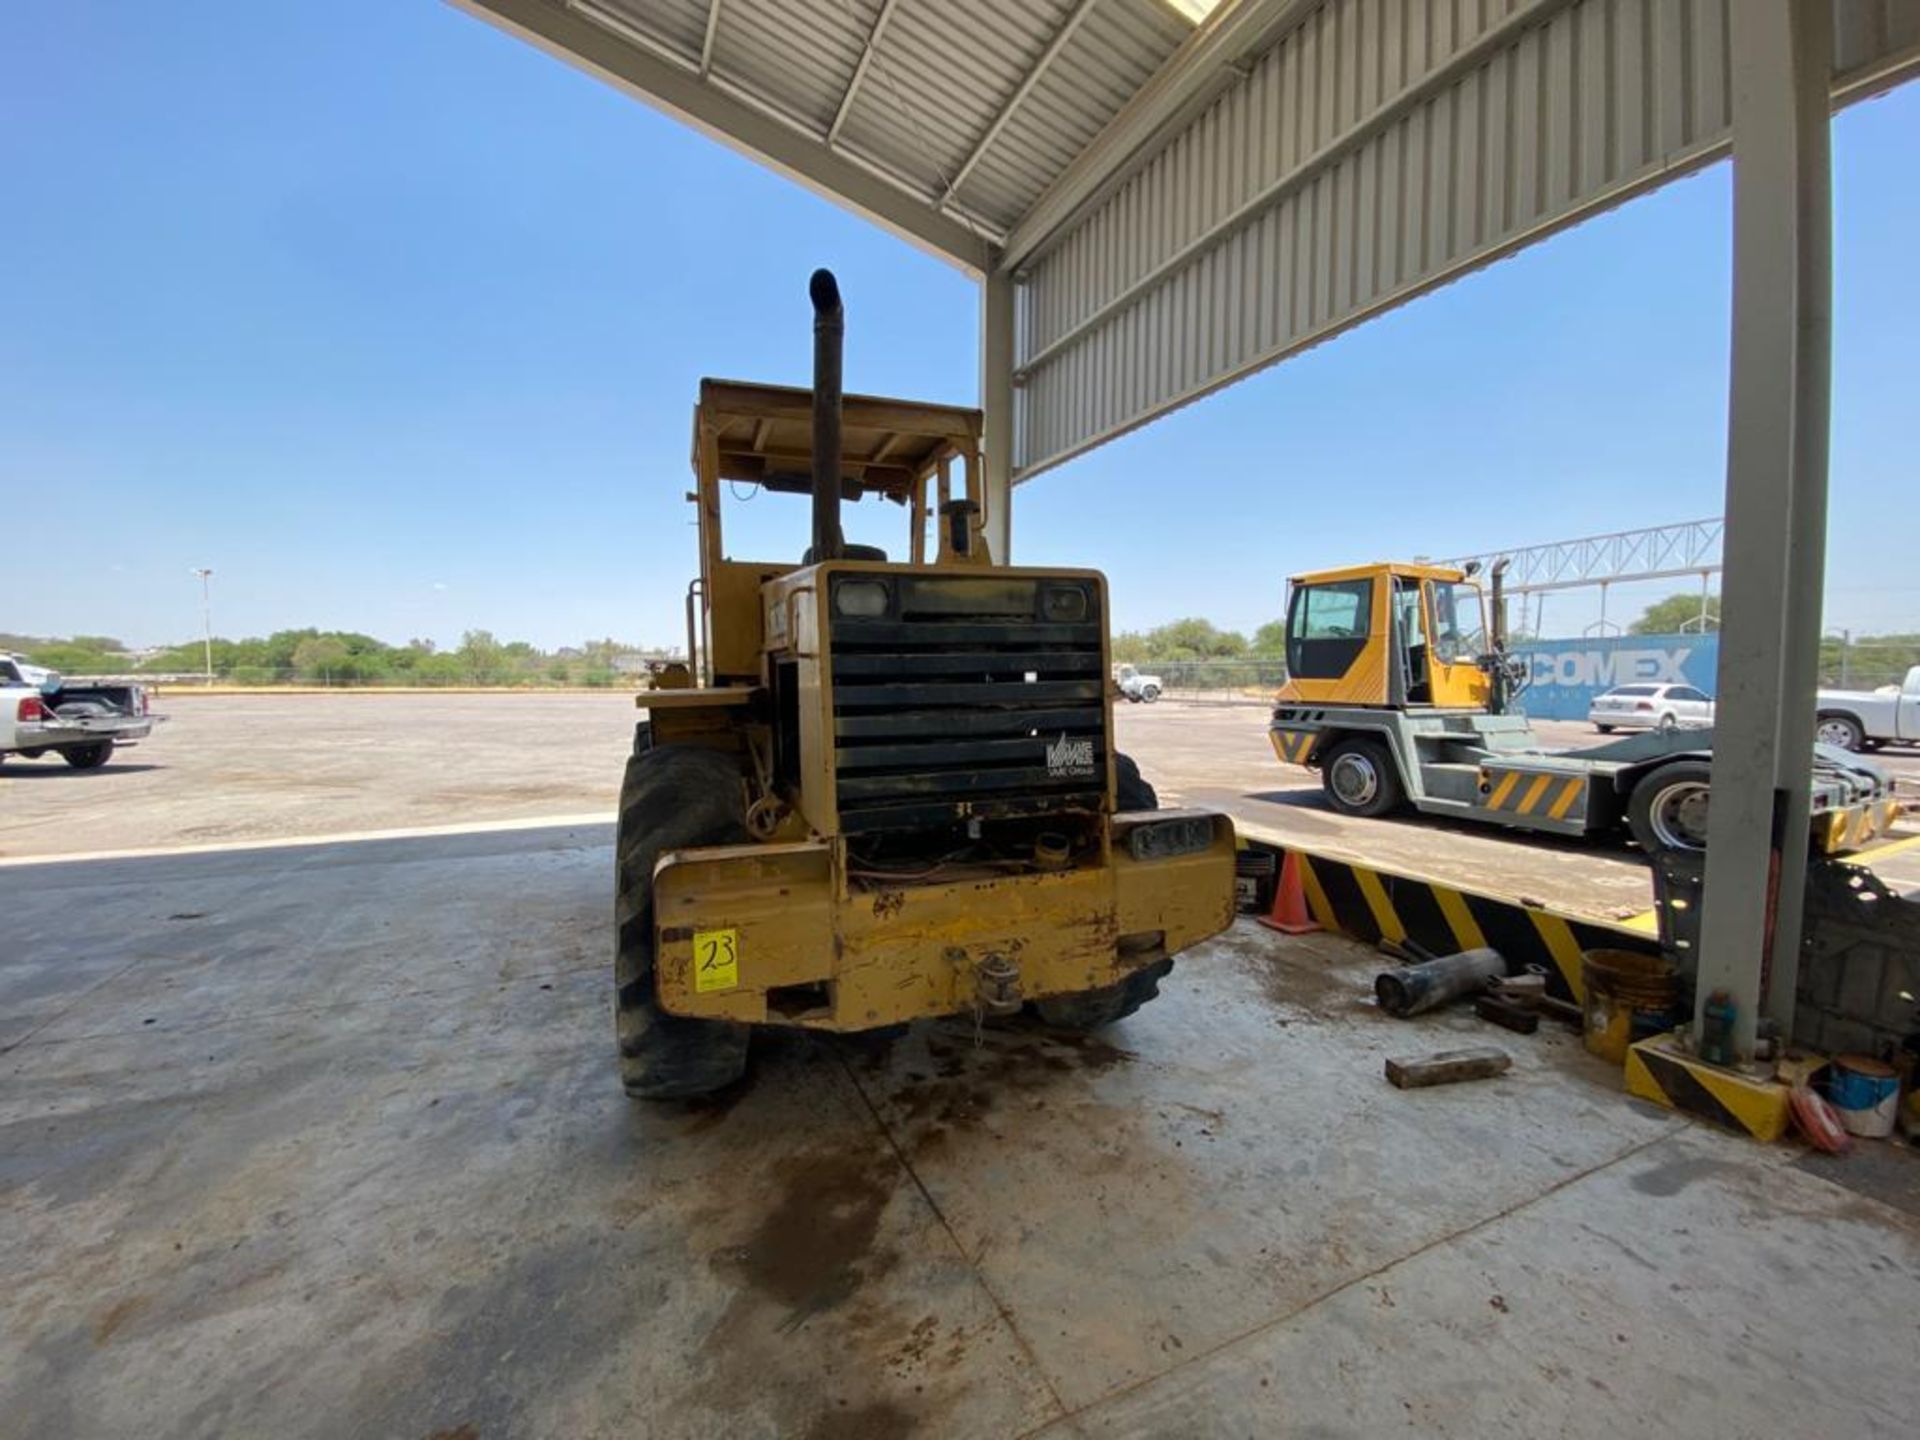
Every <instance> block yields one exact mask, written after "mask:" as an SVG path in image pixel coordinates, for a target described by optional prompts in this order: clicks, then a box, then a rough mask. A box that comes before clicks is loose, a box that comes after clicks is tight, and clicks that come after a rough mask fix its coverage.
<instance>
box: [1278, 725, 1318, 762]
mask: <svg viewBox="0 0 1920 1440" xmlns="http://www.w3.org/2000/svg"><path fill="white" fill-rule="evenodd" d="M1267 734H1269V735H1271V736H1272V737H1273V753H1274V754H1276V755H1278V756H1279V757H1280V759H1281V761H1282V763H1284V764H1287V765H1304V764H1306V763H1307V756H1308V755H1310V754H1311V753H1312V752H1313V742H1314V741H1315V740H1317V739H1318V738H1319V736H1320V732H1319V731H1318V730H1269V731H1268V732H1267Z"/></svg>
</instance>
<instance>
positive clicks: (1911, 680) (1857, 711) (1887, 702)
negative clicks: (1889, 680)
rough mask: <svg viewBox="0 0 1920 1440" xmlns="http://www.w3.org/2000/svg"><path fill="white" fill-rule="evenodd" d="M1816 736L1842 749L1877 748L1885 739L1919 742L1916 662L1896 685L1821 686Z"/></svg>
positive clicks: (1918, 668)
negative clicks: (1862, 687) (1873, 687)
mask: <svg viewBox="0 0 1920 1440" xmlns="http://www.w3.org/2000/svg"><path fill="white" fill-rule="evenodd" d="M1817 703H1818V705H1819V707H1820V708H1819V719H1818V721H1817V722H1816V723H1817V726H1818V728H1817V731H1816V737H1817V738H1818V739H1819V740H1820V741H1821V743H1823V744H1826V745H1838V746H1840V747H1841V748H1842V749H1846V750H1865V749H1870V748H1877V747H1879V746H1881V745H1885V744H1887V743H1888V742H1889V741H1900V742H1905V743H1907V744H1920V665H1915V666H1914V667H1913V668H1912V669H1910V670H1908V671H1907V678H1906V679H1905V680H1904V681H1902V682H1901V683H1900V684H1899V685H1897V686H1896V685H1882V686H1881V687H1880V688H1879V689H1878V690H1822V691H1821V692H1820V693H1819V695H1818V697H1817Z"/></svg>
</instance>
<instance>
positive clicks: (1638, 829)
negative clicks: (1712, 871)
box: [1627, 760, 1713, 855]
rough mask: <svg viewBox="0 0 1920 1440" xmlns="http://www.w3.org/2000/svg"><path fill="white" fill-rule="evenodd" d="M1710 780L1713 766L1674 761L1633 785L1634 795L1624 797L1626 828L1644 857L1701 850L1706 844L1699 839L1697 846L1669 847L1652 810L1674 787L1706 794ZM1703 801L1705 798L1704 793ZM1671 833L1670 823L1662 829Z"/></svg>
mask: <svg viewBox="0 0 1920 1440" xmlns="http://www.w3.org/2000/svg"><path fill="white" fill-rule="evenodd" d="M1712 778H1713V767H1712V766H1711V765H1709V764H1708V763H1707V762H1706V761H1704V760H1675V761H1673V762H1672V763H1671V764H1667V765H1662V766H1660V767H1659V768H1658V769H1654V770H1649V771H1648V772H1647V773H1646V774H1645V775H1642V776H1641V777H1640V779H1639V780H1638V781H1637V782H1635V784H1634V787H1633V792H1632V794H1630V795H1629V796H1628V797H1627V828H1628V829H1629V830H1631V831H1632V832H1633V838H1634V839H1635V840H1636V841H1638V842H1639V845H1640V848H1641V849H1642V850H1644V851H1645V852H1646V853H1647V854H1649V855H1653V854H1657V853H1658V852H1660V851H1662V850H1704V849H1706V841H1705V839H1704V838H1702V839H1701V841H1700V843H1699V844H1698V845H1669V844H1668V843H1667V841H1666V840H1665V839H1663V838H1662V837H1661V834H1660V829H1661V826H1660V822H1658V821H1656V819H1655V816H1654V809H1655V807H1656V806H1657V805H1659V804H1661V803H1662V801H1663V800H1665V799H1667V798H1668V792H1669V791H1671V790H1673V788H1674V787H1675V786H1685V787H1688V788H1689V789H1699V790H1701V791H1703V792H1704V791H1706V790H1707V789H1708V788H1709V782H1710V781H1711V780H1712ZM1701 798H1702V799H1704V798H1705V795H1704V794H1703V795H1702V797H1701ZM1665 828H1667V829H1669V830H1670V831H1671V830H1672V828H1673V825H1672V823H1671V822H1669V823H1668V825H1667V826H1666V827H1665Z"/></svg>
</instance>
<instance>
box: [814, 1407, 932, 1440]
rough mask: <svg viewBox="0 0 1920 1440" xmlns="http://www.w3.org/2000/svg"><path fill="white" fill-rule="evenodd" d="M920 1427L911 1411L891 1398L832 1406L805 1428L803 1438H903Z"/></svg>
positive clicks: (823, 1439) (854, 1439) (882, 1439)
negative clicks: (844, 1406) (839, 1406)
mask: <svg viewBox="0 0 1920 1440" xmlns="http://www.w3.org/2000/svg"><path fill="white" fill-rule="evenodd" d="M919 1428H920V1422H919V1420H918V1419H917V1418H916V1417H915V1416H914V1414H913V1412H912V1411H910V1410H907V1409H905V1408H904V1407H902V1406H900V1405H896V1404H894V1403H893V1402H892V1401H891V1400H875V1401H872V1402H870V1403H868V1404H865V1405H860V1406H849V1407H846V1408H840V1409H833V1410H829V1411H827V1412H826V1413H825V1414H823V1415H821V1416H819V1417H818V1418H817V1419H815V1421H814V1422H813V1424H811V1425H809V1426H808V1427H807V1430H806V1440H904V1437H906V1436H908V1435H912V1434H913V1433H914V1432H915V1431H916V1430H918V1429H919Z"/></svg>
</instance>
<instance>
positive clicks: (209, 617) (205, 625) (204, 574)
mask: <svg viewBox="0 0 1920 1440" xmlns="http://www.w3.org/2000/svg"><path fill="white" fill-rule="evenodd" d="M190 573H192V574H194V575H198V576H199V577H200V627H201V634H202V636H203V637H204V639H205V643H206V649H207V684H209V685H211V684H213V589H212V587H211V586H210V585H208V583H207V582H208V581H209V580H211V579H212V578H213V571H211V570H209V569H208V568H207V567H206V566H204V565H196V566H195V567H194V568H193V570H192V571H191V572H190Z"/></svg>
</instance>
